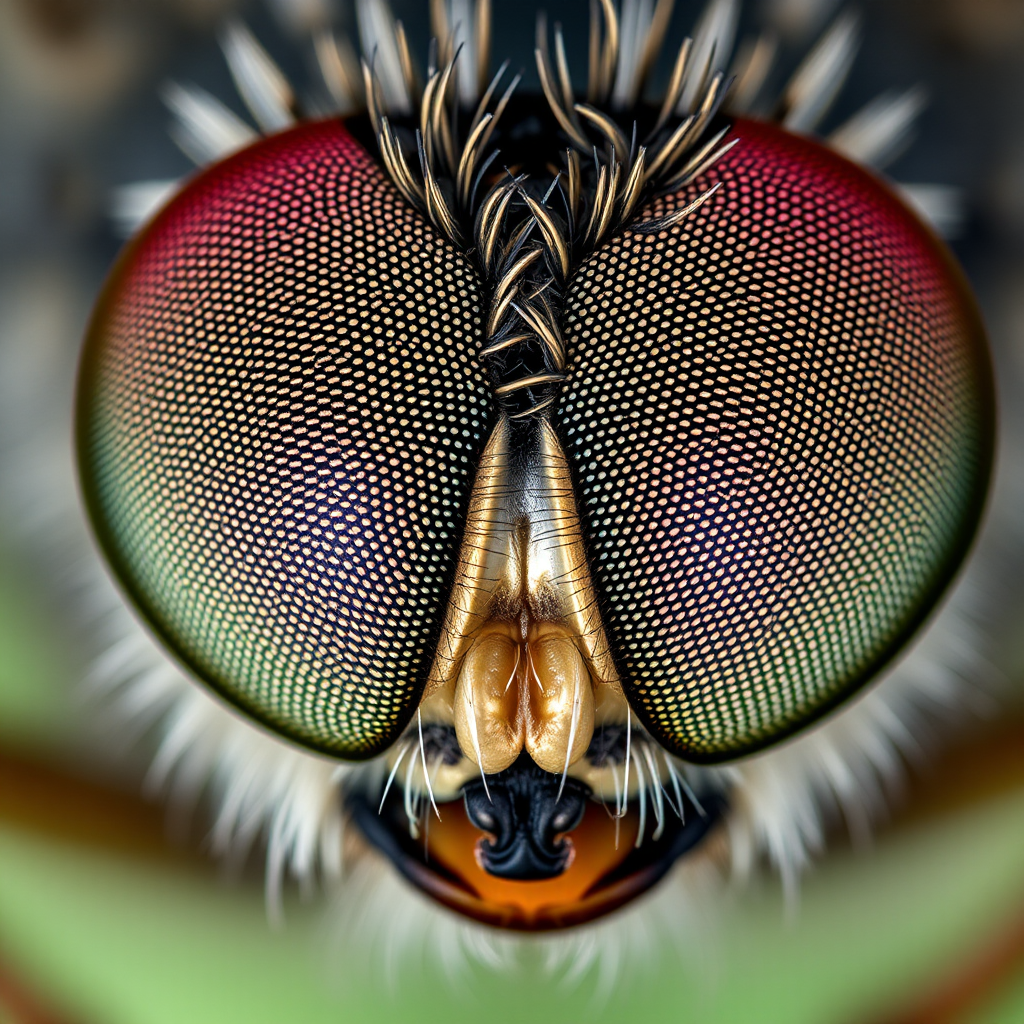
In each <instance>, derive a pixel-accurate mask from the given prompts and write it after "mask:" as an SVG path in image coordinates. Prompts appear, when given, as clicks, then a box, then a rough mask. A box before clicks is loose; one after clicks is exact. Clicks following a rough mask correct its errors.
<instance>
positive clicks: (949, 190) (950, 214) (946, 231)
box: [896, 182, 966, 238]
mask: <svg viewBox="0 0 1024 1024" xmlns="http://www.w3.org/2000/svg"><path fill="white" fill-rule="evenodd" d="M896 188H897V190H898V191H899V193H900V195H902V196H903V198H904V199H905V200H906V201H907V203H909V204H910V206H912V207H913V208H914V209H915V210H916V211H917V213H918V214H919V215H920V216H921V217H922V219H924V220H925V221H927V222H928V223H929V224H931V226H932V227H933V228H934V229H935V230H936V231H937V232H938V233H939V234H940V235H942V237H943V238H956V237H957V235H959V234H960V232H961V231H962V230H963V225H964V221H965V219H966V213H965V210H964V196H963V193H962V192H961V191H960V189H958V188H956V187H955V186H953V185H934V184H916V183H915V184H908V183H907V182H900V183H898V184H897V185H896Z"/></svg>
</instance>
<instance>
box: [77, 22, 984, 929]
mask: <svg viewBox="0 0 1024 1024" xmlns="http://www.w3.org/2000/svg"><path fill="white" fill-rule="evenodd" d="M605 16H606V17H608V15H607V13H606V15H605ZM606 28H610V26H606ZM612 36H613V33H611V31H610V30H609V31H608V33H607V38H611V37H612ZM607 38H606V41H607ZM688 53H689V50H688V48H687V47H684V48H683V51H682V53H681V56H680V59H679V61H678V62H677V74H676V75H675V76H674V77H673V79H672V84H671V85H670V88H669V95H668V96H667V97H666V98H665V100H664V102H663V103H662V104H660V105H659V106H652V107H648V106H646V105H643V104H636V105H634V107H633V108H632V109H629V110H628V121H629V122H631V123H633V124H634V127H633V129H632V132H631V133H630V134H627V133H626V132H625V131H624V129H623V128H621V127H620V123H626V121H627V119H626V118H624V117H623V111H622V110H621V109H619V108H621V107H622V101H621V99H616V98H615V97H614V96H613V89H612V85H613V82H612V77H611V75H610V73H608V72H607V69H606V70H605V71H602V70H601V68H602V67H603V65H602V64H601V63H600V61H599V62H598V65H597V67H596V72H595V74H596V79H595V80H594V81H592V89H591V92H592V94H593V96H592V99H593V100H594V102H593V103H592V104H589V105H588V104H579V105H577V104H575V102H574V101H573V99H572V94H571V83H569V82H568V80H567V76H566V75H564V74H556V72H555V71H553V70H552V67H551V63H550V61H549V59H548V57H547V55H546V53H545V51H543V50H541V51H540V52H539V58H538V59H539V69H540V73H541V81H542V84H543V86H544V89H545V93H546V96H545V99H544V100H541V99H540V98H537V99H534V100H530V99H525V100H520V101H513V100H510V98H509V95H508V94H506V95H505V96H504V97H503V98H498V95H499V94H498V91H497V90H491V91H490V92H489V93H488V94H487V96H486V97H485V100H484V102H483V103H482V104H481V105H480V107H479V109H478V110H477V111H476V113H475V114H474V113H472V111H463V110H461V109H460V107H459V104H458V101H457V99H456V96H457V90H456V89H455V87H454V84H453V83H454V82H455V79H456V71H455V68H456V64H455V63H454V59H453V61H450V62H449V63H447V64H446V65H444V66H443V67H442V68H441V69H439V70H435V71H434V72H433V73H432V74H431V75H430V76H429V78H428V82H427V85H426V87H425V90H424V91H423V94H422V96H421V97H420V98H419V103H418V104H417V105H418V107H419V110H420V114H419V117H418V118H416V119H412V118H410V117H408V116H404V115H403V114H402V109H401V108H402V104H393V108H392V109H391V110H390V111H388V110H385V104H384V100H383V99H382V93H381V91H380V90H379V89H378V88H377V86H375V84H374V80H373V76H372V75H371V74H370V73H369V69H367V75H368V77H367V85H368V98H369V116H368V117H367V118H354V119H351V120H349V121H348V122H346V123H344V124H343V123H341V122H336V121H330V122H320V123H314V124H309V125H305V126H301V127H299V128H296V129H294V130H292V131H290V132H287V133H283V134H280V135H277V136H274V137H272V138H270V139H268V140H266V141H264V142H261V143H258V144H256V145H254V146H252V147H250V148H249V149H247V150H245V151H244V152H242V153H240V154H239V155H237V156H235V157H233V158H231V159H229V160H227V161H225V162H223V163H222V164H219V165H217V166H215V167H214V168H212V169H211V170H209V171H207V172H205V173H204V174H202V175H200V176H199V177H198V178H197V179H196V180H195V181H193V182H192V183H191V184H190V185H189V186H188V187H187V188H186V189H185V190H184V191H183V192H182V193H181V194H180V195H179V196H178V197H177V198H176V199H175V200H174V201H173V202H172V203H171V204H170V205H169V206H168V207H167V209H166V210H165V211H164V212H163V213H162V214H161V215H160V216H159V217H158V218H157V219H156V220H155V221H154V222H153V223H152V224H151V225H150V226H149V228H148V229H147V230H146V232H145V233H144V234H143V235H142V236H141V237H140V238H139V239H138V240H137V241H136V242H135V243H134V244H133V246H132V247H131V248H130V249H129V250H128V251H127V252H126V254H125V255H124V257H122V260H121V262H120V264H119V266H118V268H117V270H116V271H115V273H114V275H113V276H112V278H111V282H110V284H109V285H108V288H107V291H106V293H105V295H104V298H103V300H102V301H101V303H100V306H99V308H98V310H97V313H96V316H95V319H94V322H93V326H92V329H91V332H90V336H89V339H88V343H87V348H86V354H85V357H84V361H83V367H82V374H81V381H80V397H79V444H80V462H81V469H82V479H83V486H84V491H85V495H86V501H87V504H88V506H89V510H90V513H91V516H92V518H93V522H94V524H95V526H96V531H97V535H98V537H99V539H100V541H101V544H102V546H103V548H104V550H105V552H106V554H107V557H108V560H109V561H110V563H111V565H112V566H113V568H114V571H115V572H116V574H117V575H118V577H119V579H120V581H121V583H122V585H123V586H124V588H125V590H126V591H127V592H128V594H129V595H130V596H131V597H132V599H133V601H134V602H135V604H136V606H137V607H138V609H139V610H140V611H141V613H142V614H143V615H144V616H145V618H146V619H147V620H148V622H149V624H150V625H151V627H152V629H153V630H154V632H155V633H156V634H157V635H158V636H159V637H160V638H161V640H162V641H163V642H164V643H165V645H166V646H167V647H168V648H169V649H170V650H171V651H172V652H173V654H174V655H175V656H176V657H177V658H178V659H179V660H180V661H181V662H182V663H183V664H184V665H185V666H186V667H187V668H188V669H189V670H190V671H191V672H192V673H193V674H194V675H195V676H197V677H198V678H200V679H201V680H203V681H205V682H206V683H207V684H208V685H209V686H211V687H212V688H213V689H215V690H216V691H217V692H218V693H220V694H221V695H222V696H223V697H224V698H226V699H227V700H228V701H230V702H232V703H233V704H235V705H236V706H237V707H239V708H240V709H241V710H242V711H244V712H245V713H246V714H247V715H249V716H250V717H252V718H254V719H256V720H258V721H260V722H262V723H263V724H264V725H265V726H267V727H268V728H269V729H271V730H273V731H274V732H275V733H277V734H278V735H280V736H283V737H286V738H287V739H289V740H291V741H293V742H295V743H297V744H300V745H301V746H303V747H305V748H308V749H310V750H314V751H317V752H319V753H321V754H324V755H327V756H328V757H332V758H337V759H342V760H366V759H373V758H376V759H378V760H379V762H380V763H379V765H378V769H379V770H378V771H377V772H376V773H372V772H371V773H369V774H368V775H367V776H366V778H365V779H364V782H363V784H361V785H355V786H352V787H351V788H350V790H349V791H348V793H347V795H346V797H345V799H346V801H347V805H348V808H349V811H350V813H351V816H352V817H353V819H354V820H355V821H356V822H357V824H358V825H359V826H360V829H361V831H362V832H363V834H364V836H365V838H366V839H367V840H368V841H369V842H370V843H371V844H372V845H374V846H376V847H377V848H378V849H379V850H381V851H382V852H383V853H384V854H385V855H387V856H388V857H389V858H390V859H391V860H392V861H393V862H394V864H395V865H396V867H397V868H398V869H399V870H400V871H401V872H402V873H403V874H404V875H405V876H406V877H407V878H409V879H410V880H411V881H413V882H414V883H415V884H417V885H418V886H420V887H421V888H422V889H424V890H425V891H427V892H429V893H430V894H431V895H433V896H434V897H435V898H437V899H438V900H440V901H441V902H443V903H445V904H447V905H448V906H450V907H452V908H454V909H457V910H459V911H461V912H462V913H465V914H467V915H469V916H472V917H474V918H477V919H479V920H483V921H485V922H487V923H490V924H495V925H499V926H503V927H511V928H519V929H529V930H537V929H550V928H557V927H564V926H567V925H571V924H576V923H579V922H582V921H585V920H589V919H591V918H593V917H596V916H598V915H600V914H603V913H606V912H608V911H610V910H612V909H614V908H615V907H618V906H621V905H622V904H623V903H625V902H627V901H628V900H630V899H632V898H634V897H635V896H636V895H638V894H639V893H641V892H643V891H645V890H646V889H648V888H649V887H650V886H651V885H653V884H654V883H655V882H657V880H658V879H659V878H661V877H662V876H663V875H664V874H665V872H666V871H667V870H668V869H669V868H670V867H671V866H672V864H673V863H674V862H675V861H676V860H677V859H678V858H679V857H680V856H682V855H683V854H684V853H686V852H687V851H689V850H691V849H693V848H694V847H695V846H697V845H698V844H700V843H701V842H702V841H703V840H704V839H705V838H706V837H707V836H708V835H709V834H710V833H711V832H712V831H713V830H714V828H715V826H716V823H717V821H718V819H719V818H720V816H721V815H722V813H723V812H724V810H725V808H726V806H727V803H728V793H724V792H722V791H721V790H720V789H718V788H715V787H711V786H709V785H708V784H707V783H706V781H702V780H703V779H704V776H703V775H702V774H701V772H700V770H699V769H698V768H697V767H696V766H698V765H700V764H714V763H722V762H728V761H731V760H734V759H736V758H738V757H741V756H743V755H746V754H749V753H751V752H754V751H758V750H762V749H764V748H766V747H768V746H770V745H772V744H775V743H778V742H779V741H781V740H783V739H785V738H786V737H788V736H790V735H792V734H793V733H795V732H797V731H798V730H801V729H803V728H806V727H807V726H808V725H809V724H811V723H812V722H813V721H815V720H816V719H818V718H819V717H821V716H822V715H824V714H825V713H826V712H828V711H829V710H831V709H833V708H834V707H836V706H837V705H838V704H840V703H841V702H842V701H844V700H846V699H847V698H849V697H850V696H851V695H852V694H854V693H855V692H856V691H858V690H859V689H861V688H862V687H863V686H865V685H866V684H867V683H868V682H869V681H870V680H871V679H872V678H873V677H875V676H876V675H877V673H878V672H879V670H880V669H881V668H882V667H883V666H884V665H886V664H887V663H888V662H889V661H890V660H891V659H892V658H893V657H894V656H895V655H896V654H897V653H898V652H899V651H900V650H901V649H902V647H903V646H904V645H905V644H906V642H907V640H908V638H909V637H910V636H911V634H912V633H913V632H914V631H915V630H916V628H917V627H918V626H919V625H920V623H921V622H922V621H923V620H924V618H925V617H926V616H927V615H928V613H929V612H930V610H931V609H932V608H933V606H934V604H935V602H936V601H937V600H938V599H939V596H940V595H941V593H942V590H943V588H944V587H945V585H946V584H947V582H948V581H949V579H950V578H951V576H952V575H953V574H954V573H955V571H956V569H957V567H958V565H959V563H960V561H961V559H962V557H963V555H964V552H965V550H966V547H967V545H968V544H969V541H970V538H971V536H972V534H973V531H974V529H975V526H976V523H977V519H978V516H979V513H980V508H981V502H982V499H983V495H984V490H985V484H986V480H987V474H988V465H989V454H990V447H991V432H992V414H991V401H990V382H989V370H988V364H987V359H986V354H985V349H984V339H983V335H982V331H981V328H980V325H979V322H978V319H977V315H976V313H975V311H974V307H973V303H972V301H971V298H970V296H969V294H968V293H967V291H966V289H965V286H964V284H963V282H962V280H961V278H960V276H959V274H958V272H957V271H956V269H955V268H954V266H953V265H952V263H951V261H950V258H949V256H948V254H947V253H946V252H945V251H944V249H943V248H942V247H941V244H940V243H938V242H937V241H936V240H935V239H934V238H933V237H932V236H931V235H930V234H929V233H928V232H927V231H926V230H925V229H924V228H922V227H921V225H920V224H919V223H917V221H916V220H915V219H914V218H913V216H912V215H910V214H909V213H908V212H907V211H906V210H905V209H904V208H903V207H902V206H901V205H900V203H899V202H898V201H897V200H896V199H895V198H894V197H893V196H892V195H891V194H890V193H889V191H888V190H887V189H886V187H885V186H884V185H882V184H880V183H879V182H878V181H877V180H875V179H874V178H873V177H871V176H870V175H868V174H867V173H865V172H863V171H861V170H859V169H858V168H856V167H854V166H853V165H851V164H849V163H848V162H847V161H845V160H843V159H842V158H840V157H837V156H835V155H834V154H830V153H828V152H827V151H825V150H824V149H822V148H821V147H819V146H818V145H817V144H815V143H813V142H810V141H807V140H804V139H800V138H797V137H795V136H792V135H789V134H787V133H786V132H784V131H782V130H781V129H778V128H775V127H771V126H766V125H758V124H754V123H752V122H738V123H733V124H729V123H726V122H724V121H722V120H721V119H720V118H719V116H718V107H719V104H720V101H721V98H722V96H723V94H724V83H723V80H722V78H721V76H717V77H711V78H708V77H707V76H706V75H704V74H703V72H701V73H700V74H699V75H697V76H696V80H697V82H698V84H701V83H703V84H702V85H701V89H700V90H692V91H694V92H695V96H694V98H693V99H692V100H686V102H687V103H690V104H691V106H690V107H687V108H686V109H684V110H683V111H682V113H681V114H680V113H679V110H680V109H682V108H681V104H683V103H684V100H685V95H684V94H688V93H689V92H690V91H691V89H690V82H691V79H694V77H695V76H694V74H689V75H688V74H687V72H686V60H687V54H688ZM612 56H614V55H612ZM609 59H612V58H609ZM680 69H682V70H680ZM561 71H564V69H561ZM636 73H637V74H639V71H637V72H636ZM405 87H406V88H407V89H408V90H410V95H411V90H413V89H414V85H413V83H412V82H411V80H409V81H406V82H405ZM616 96H617V94H616ZM460 139H461V140H464V141H463V142H462V143H461V144H460V143H459V141H458V140H460ZM733 141H735V142H737V143H738V144H737V145H735V146H733ZM495 146H500V147H501V150H502V160H503V163H504V165H505V168H506V170H505V171H503V172H502V173H500V174H499V173H496V172H494V171H493V170H492V166H493V161H492V159H491V157H490V155H489V154H490V153H491V151H492V147H495ZM374 147H376V148H377V149H378V150H379V153H380V160H379V162H378V161H376V160H375V159H374V158H373V157H372V156H371V151H372V150H373V148H374ZM581 154H583V155H581Z"/></svg>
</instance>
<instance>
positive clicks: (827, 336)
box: [556, 121, 993, 761]
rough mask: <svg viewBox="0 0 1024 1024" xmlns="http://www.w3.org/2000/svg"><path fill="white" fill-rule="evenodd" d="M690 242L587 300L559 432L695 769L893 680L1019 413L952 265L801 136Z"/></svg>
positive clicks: (591, 550)
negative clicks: (1006, 419)
mask: <svg viewBox="0 0 1024 1024" xmlns="http://www.w3.org/2000/svg"><path fill="white" fill-rule="evenodd" d="M733 132H734V134H735V136H736V137H738V138H739V139H740V142H739V144H738V145H737V146H736V147H735V149H734V150H733V151H732V152H731V153H730V154H729V155H728V156H727V157H726V158H725V159H724V160H723V161H722V162H721V164H720V165H718V167H717V168H716V169H715V170H713V171H712V172H711V173H710V174H709V175H708V176H707V177H706V178H705V179H703V180H702V181H701V182H699V183H698V184H695V185H694V186H692V188H691V189H690V190H689V191H686V192H684V193H683V194H681V195H677V196H673V197H668V198H665V199H663V200H661V201H660V202H659V203H658V204H656V209H655V211H654V212H653V214H652V215H653V216H660V215H662V214H664V213H668V212H671V210H673V209H675V208H677V207H679V206H681V205H683V204H685V203H687V202H689V201H690V200H691V199H692V198H693V197H694V196H695V195H697V194H699V192H700V190H702V189H705V188H707V187H708V186H709V184H711V183H713V182H715V181H719V182H721V188H720V190H719V193H718V194H717V195H716V197H715V200H709V201H708V202H707V203H705V204H704V206H702V207H701V208H700V209H699V210H698V211H697V212H696V213H695V214H693V215H692V216H691V217H690V218H688V219H686V220H684V221H683V222H682V223H681V224H680V225H679V226H678V227H676V228H675V229H673V230H672V231H671V232H663V233H661V234H659V235H657V236H654V237H652V236H649V235H643V234H640V233H628V232H627V233H623V234H621V235H619V236H618V237H617V238H615V239H613V240H612V241H611V242H610V243H609V244H608V245H606V246H605V247H604V248H603V249H601V250H599V251H598V252H597V253H595V254H594V255H593V256H592V257H591V258H590V259H589V260H588V261H587V262H586V263H585V264H584V266H583V268H582V269H581V271H580V272H579V274H578V275H577V276H576V278H575V279H574V282H573V284H572V286H571V289H570V293H569V296H568V298H567V303H566V305H567V320H568V324H567V328H566V336H567V339H568V341H569V344H570V346H571V350H572V377H571V380H570V381H569V383H568V385H567V387H566V389H565V392H564V393H563V395H562V397H561V400H560V404H559V409H558V414H557V417H556V421H557V424H558V426H559V428H560V430H561V431H562V433H563V436H564V438H565V441H566V451H567V454H568V456H569V458H570V460H571V461H572V463H573V464H574V466H575V469H576V471H577V474H578V480H577V485H578V490H579V494H580V499H581V500H580V512H581V516H582V517H583V520H584V529H585V534H586V542H587V546H588V555H589V558H590V564H591V571H592V574H593V576H594V583H595V586H596V590H597V592H598V594H599V595H601V598H602V600H603V607H602V614H603V619H604V625H605V628H606V630H607V631H608V634H609V638H610V641H611V643H612V646H613V650H614V654H615V657H616V661H617V664H618V667H619V671H620V674H621V677H622V681H623V687H624V689H625V692H626V695H627V697H628V699H629V701H630V703H631V705H632V707H633V710H634V711H635V712H636V713H637V714H638V715H639V717H640V718H641V719H642V721H643V722H644V724H645V725H646V726H647V727H648V729H649V730H650V731H651V732H652V733H653V734H654V735H655V736H656V737H657V738H658V740H659V741H660V742H661V743H662V744H663V745H664V746H666V747H667V748H668V749H669V750H671V751H673V752H674V753H676V754H679V755H680V756H683V757H686V758H688V759H690V760H698V761H718V760H723V759H727V758H730V757H735V756H737V755H740V754H744V753H748V752H751V751H753V750H757V749H759V748H761V747H764V746H766V745H768V744H770V743H772V742H775V741H777V740H779V739H781V738H782V737H784V736H786V735H788V734H790V733H792V732H793V731H795V730H796V729H798V728H800V727H801V726H803V725H805V724H807V723H808V722H810V721H812V720H813V719H814V718H817V717H818V716H820V715H821V714H823V713H824V712H825V711H827V710H828V709H830V708H832V707H834V706H835V705H836V704H837V703H838V702H839V701H841V700H842V699H844V698H845V697H847V696H848V695H850V694H851V693H852V692H854V691H855V690H856V689H857V688H858V687H860V686H862V685H863V684H864V683H866V682H867V681H868V680H870V679H871V678H872V677H873V676H874V675H875V674H876V673H877V672H878V671H879V669H880V668H882V667H883V666H884V665H885V664H886V663H887V661H888V660H889V659H891V658H892V657H893V656H894V654H896V653H897V652H898V651H899V650H900V649H901V648H902V647H903V646H904V644H905V643H906V641H907V639H908V637H909V636H910V635H911V634H912V633H913V632H914V630H915V629H916V628H917V627H918V626H919V625H920V624H921V623H922V621H923V619H924V618H925V617H926V616H927V614H928V613H929V612H930V611H931V610H932V608H933V607H934V604H935V602H936V600H937V599H938V598H939V596H940V595H941V593H942V591H943V589H944V588H945V586H946V585H947V584H948V582H949V580H950V578H951V576H952V575H953V574H954V573H955V571H956V569H957V568H958V566H959V564H960V562H961V560H962V558H963V555H964V552H965V550H966V547H967V545H968V544H969V543H970V539H971V537H972V536H973V533H974V531H975V528H976V525H977V522H978V517H979V514H980V511H981V505H982V501H983V499H984V494H985V490H986V485H987V480H988V473H989V464H990V457H991V447H992V432H993V407H992V398H991V394H992V390H991V388H992V386H991V379H990V369H989V363H988V357H987V350H986V346H985V340H984V334H983V330H982V327H981V325H980V322H979V319H978V315H977V313H976V311H975V308H974V304H973V301H972V299H971V297H970V295H969V292H968V291H967V289H966V286H965V285H964V283H963V281H962V278H961V276H960V274H959V272H958V271H957V269H956V268H955V266H954V264H953V262H952V259H951V257H950V256H949V255H948V253H947V252H946V251H945V249H944V247H943V246H942V245H941V243H939V242H938V241H937V240H936V239H935V238H934V237H933V236H932V235H931V234H930V233H929V232H928V231H926V230H925V229H924V228H922V227H921V225H920V224H919V223H918V222H917V221H916V219H915V218H914V217H913V216H912V215H911V214H909V213H908V212H907V210H906V209H905V208H904V207H903V206H902V204H901V203H899V202H898V201H897V200H896V199H895V197H894V196H893V195H892V194H891V193H890V192H889V191H888V189H887V188H886V187H885V186H883V185H882V184H880V183H879V182H878V181H877V180H876V179H875V178H873V177H872V176H870V175H869V174H867V173H866V172H864V171H862V170H860V169H859V168H857V167H855V166H853V165H852V164H850V163H848V162H847V161H845V160H843V159H842V158H840V157H838V156H836V155H834V154H832V153H829V152H828V151H827V150H825V149H824V148H823V147H821V146H819V145H817V144H815V143H813V142H810V141H808V140H804V139H799V138H795V137H793V136H791V135H789V134H787V133H785V132H783V131H781V130H780V129H778V128H775V127H772V126H769V125H763V124H755V123H751V122H744V121H741V122H738V123H737V124H736V125H735V126H734V128H733Z"/></svg>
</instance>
